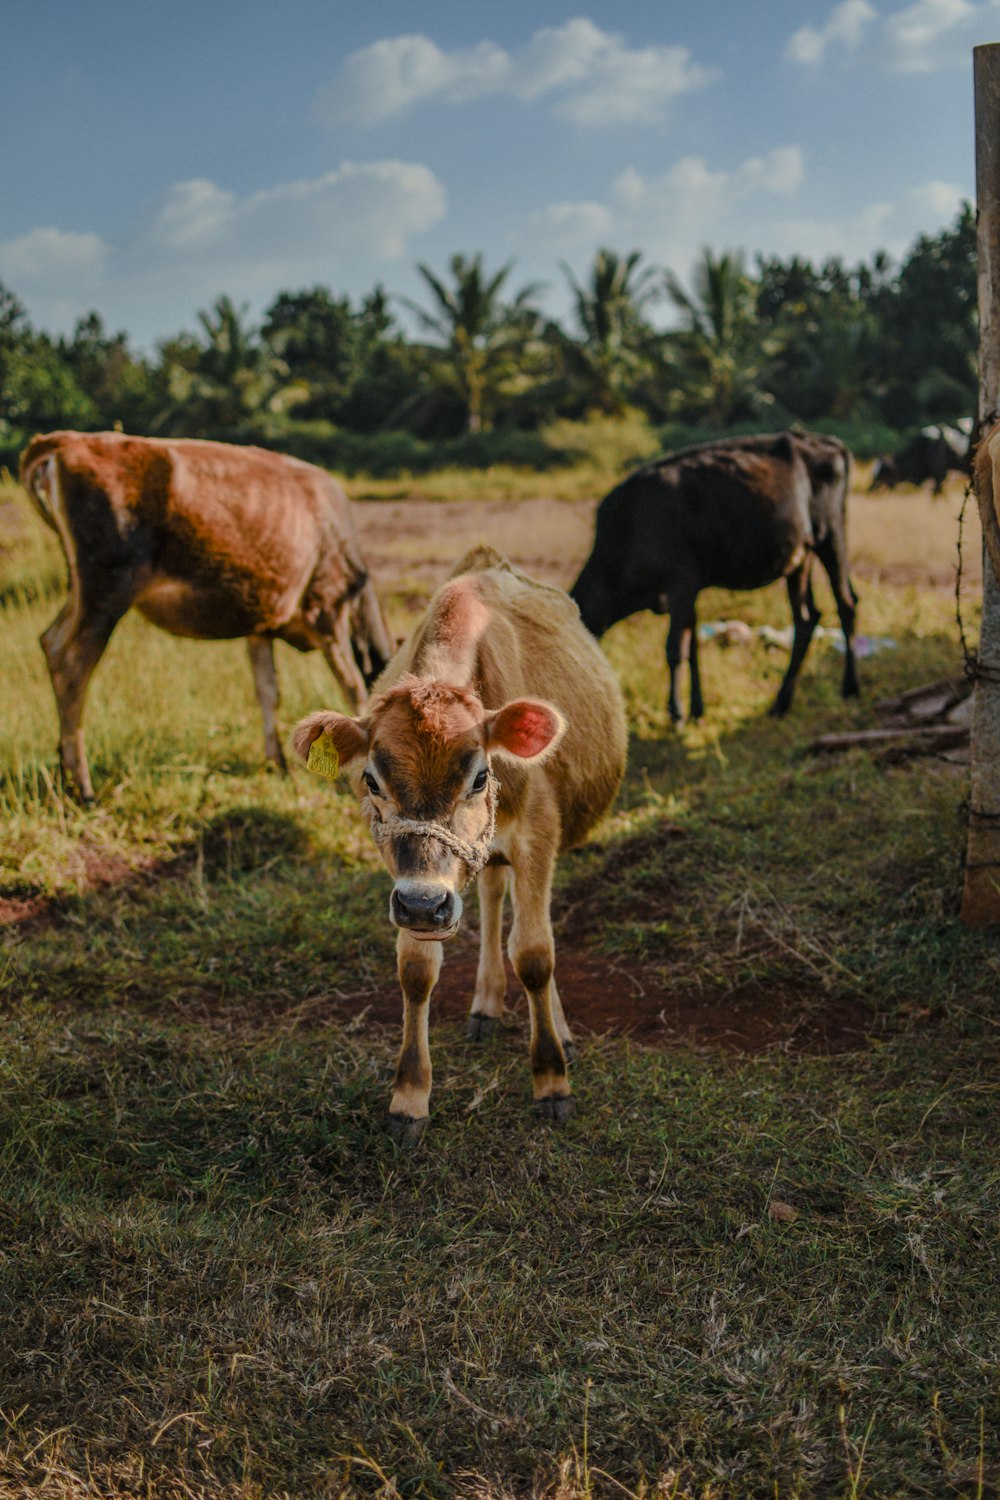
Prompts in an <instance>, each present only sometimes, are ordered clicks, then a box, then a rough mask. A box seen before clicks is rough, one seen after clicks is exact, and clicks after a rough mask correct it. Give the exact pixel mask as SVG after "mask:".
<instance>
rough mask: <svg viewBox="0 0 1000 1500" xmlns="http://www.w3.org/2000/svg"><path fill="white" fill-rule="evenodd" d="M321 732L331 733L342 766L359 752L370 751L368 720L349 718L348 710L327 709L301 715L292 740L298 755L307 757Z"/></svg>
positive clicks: (359, 753) (354, 758)
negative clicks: (342, 712)
mask: <svg viewBox="0 0 1000 1500" xmlns="http://www.w3.org/2000/svg"><path fill="white" fill-rule="evenodd" d="M321 735H326V736H328V737H329V741H330V743H331V744H332V746H333V748H334V750H335V751H336V753H337V757H338V759H339V761H340V764H341V765H342V766H346V765H350V763H351V761H352V760H357V758H358V756H360V755H367V754H368V720H367V719H349V718H348V717H347V715H346V714H335V713H333V712H331V711H330V710H328V709H320V711H319V712H318V713H314V714H307V715H306V717H305V718H304V719H300V720H299V722H298V724H296V726H295V729H294V731H293V733H292V744H293V745H294V746H295V753H296V755H300V756H301V757H302V759H303V760H304V761H308V759H309V752H310V750H311V749H312V747H313V744H314V743H315V741H316V740H318V739H319V738H320V736H321Z"/></svg>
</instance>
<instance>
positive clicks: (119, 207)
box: [0, 0, 1000, 348]
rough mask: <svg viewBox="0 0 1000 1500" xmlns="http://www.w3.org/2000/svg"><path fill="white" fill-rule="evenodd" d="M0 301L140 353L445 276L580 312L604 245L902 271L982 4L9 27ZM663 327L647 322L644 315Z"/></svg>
mask: <svg viewBox="0 0 1000 1500" xmlns="http://www.w3.org/2000/svg"><path fill="white" fill-rule="evenodd" d="M3 29H4V42H5V48H4V50H5V56H6V65H5V70H4V73H5V76H4V84H3V89H2V90H0V139H2V140H3V142H4V149H3V151H2V152H0V204H2V210H0V279H2V280H3V281H4V282H5V284H6V285H7V286H8V287H9V288H10V289H11V290H13V291H14V292H15V293H16V294H17V295H18V297H19V298H20V299H21V301H22V302H23V303H24V304H25V306H26V307H27V309H28V312H29V315H30V317H31V319H32V321H33V322H34V323H35V324H36V325H37V326H41V327H46V328H49V329H51V330H53V331H57V332H61V331H68V330H69V329H71V328H72V325H73V323H74V321H75V319H76V318H77V317H78V316H80V315H81V314H82V313H84V312H85V311H87V310H89V309H90V308H96V309H97V310H98V311H99V312H100V313H101V315H102V316H103V318H104V320H105V322H106V324H107V325H108V327H109V328H110V329H111V330H112V331H115V330H118V329H124V330H126V331H127V332H128V333H129V334H130V336H131V338H132V340H133V342H134V343H135V344H136V345H138V346H139V347H145V348H149V347H151V346H152V345H153V344H154V342H155V341H156V340H157V339H158V338H163V337H167V336H169V335H170V334H173V333H176V332H178V331H180V330H181V329H182V328H188V329H190V328H193V327H194V326H195V316H196V312H197V310H198V309H199V308H206V307H208V306H210V305H211V303H212V302H213V301H214V300H215V298H216V297H217V296H219V295H220V294H221V293H223V292H227V293H229V294H230V295H231V296H232V297H233V298H234V299H235V300H236V301H237V302H245V303H247V304H249V306H250V308H251V310H252V312H253V313H254V314H255V315H256V314H259V313H260V312H261V311H262V310H263V309H264V308H265V307H266V306H267V304H268V303H269V302H270V301H271V300H272V298H273V297H274V295H275V293H276V292H278V291H279V290H295V289H299V288H303V287H307V286H312V285H315V284H317V283H323V284H325V285H328V286H329V287H331V288H332V289H333V291H334V292H335V293H338V294H340V293H348V294H349V295H350V296H351V297H352V298H358V297H360V296H362V295H363V294H364V293H365V292H366V291H368V290H370V289H371V287H372V286H374V284H375V283H376V282H382V283H383V284H384V285H385V287H386V288H387V289H388V290H389V291H390V292H392V293H396V294H401V295H403V296H408V297H411V298H415V299H417V300H421V287H422V283H421V281H420V278H419V276H418V274H417V273H416V271H415V265H416V262H417V261H423V262H425V263H426V264H428V265H430V266H431V267H432V268H433V269H435V270H436V271H442V272H443V271H444V270H445V267H446V264H447V260H448V257H449V256H450V255H451V254H453V253H454V252H455V251H462V252H464V253H472V252H473V251H476V250H481V251H482V252H483V253H484V256H485V259H486V264H487V267H488V268H493V267H496V268H499V266H500V265H501V264H502V263H503V262H504V261H506V260H508V259H511V258H512V259H513V260H514V262H515V267H514V271H513V273H512V276H511V280H510V283H509V285H510V286H511V287H512V289H513V288H516V287H518V286H521V285H523V284H524V283H526V282H534V281H540V282H543V283H544V284H545V288H546V290H545V292H544V296H543V300H544V301H545V303H546V305H547V306H548V307H549V309H550V310H551V311H552V312H554V313H555V314H557V315H560V316H561V315H563V314H564V313H565V312H566V310H567V308H568V296H567V291H566V281H565V278H564V276H563V273H562V271H561V270H560V265H561V263H564V262H565V263H568V264H569V265H570V266H572V267H573V268H574V270H575V271H576V273H577V274H578V275H580V276H582V275H584V274H585V273H586V270H587V267H588V266H589V264H590V262H591V260H592V257H593V254H594V251H595V250H596V249H597V248H598V247H599V246H602V245H607V246H610V247H611V248H613V249H616V250H619V251H629V250H632V249H639V250H641V251H642V252H643V254H644V256H645V258H646V260H647V261H648V262H650V263H652V264H654V265H657V266H669V267H670V268H671V269H672V270H674V271H675V272H676V273H677V274H678V275H679V276H680V277H681V278H682V279H687V277H688V274H689V272H690V269H691V265H692V262H693V260H694V257H695V256H696V254H697V252H698V250H699V247H700V246H702V245H705V244H710V245H712V246H713V247H714V248H715V249H717V250H719V249H723V248H733V247H742V248H743V249H745V250H746V251H747V252H748V254H750V255H751V256H752V254H753V253H754V252H755V251H758V250H759V251H765V252H775V253H778V254H781V255H790V254H792V253H799V254H802V255H805V256H807V257H809V258H810V259H813V260H820V259H822V258H823V257H824V256H826V255H827V254H838V255H842V256H845V257H846V258H847V259H848V260H856V259H860V258H862V257H867V256H868V255H870V254H871V253H872V252H873V251H874V250H876V249H878V248H885V249H888V250H889V251H890V253H892V254H893V255H895V256H897V257H898V256H899V255H901V254H902V253H904V252H905V250H906V248H907V247H908V246H909V245H910V244H911V243H912V242H913V240H914V238H915V237H916V236H917V234H919V233H921V232H923V231H934V230H936V229H938V228H940V227H941V226H942V225H944V224H946V223H948V222H950V221H951V220H952V219H953V217H954V215H955V212H956V210H957V208H958V205H959V203H960V202H961V200H962V199H963V198H969V197H972V194H973V181H974V165H973V109H972V61H971V49H972V47H973V46H974V45H977V44H979V43H982V42H990V41H998V40H1000V0H915V3H909V4H904V5H898V4H894V3H886V0H838V3H834V4H829V3H826V0H798V3H792V0H767V3H755V0H741V3H730V0H715V3H708V0H700V3H695V0H672V3H664V0H660V3H655V4H654V3H649V0H615V3H613V4H610V3H608V4H606V3H603V0H600V3H597V0H595V3H586V0H578V3H575V4H574V3H573V0H566V3H557V0H535V3H534V4H531V5H527V4H524V3H523V0H507V4H506V5H505V6H504V7H499V6H497V5H496V4H494V3H491V4H488V5H487V4H483V3H480V0H465V3H463V4H461V5H454V4H445V3H443V0H430V3H425V4H423V5H420V6H405V5H403V4H401V3H398V0H371V3H369V4H367V5H362V4H358V3H357V0H352V3H351V4H350V5H347V4H343V3H341V0H323V3H321V0H281V3H280V4H277V3H275V0H267V3H264V0H243V3H239V4H237V3H234V0H216V3H214V4H212V5H206V4H205V3H204V0H197V3H194V0H174V3H173V4H172V5H171V6H169V7H167V6H164V5H163V4H162V3H161V0H156V3H152V0H128V3H125V0H7V4H6V5H5V7H4V28H3ZM662 315H663V316H664V317H666V310H665V309H664V311H663V314H662Z"/></svg>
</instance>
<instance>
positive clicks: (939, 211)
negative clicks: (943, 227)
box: [906, 181, 968, 222]
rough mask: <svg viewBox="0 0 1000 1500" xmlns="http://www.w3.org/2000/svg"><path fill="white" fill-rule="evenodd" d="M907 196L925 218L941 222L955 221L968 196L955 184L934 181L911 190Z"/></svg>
mask: <svg viewBox="0 0 1000 1500" xmlns="http://www.w3.org/2000/svg"><path fill="white" fill-rule="evenodd" d="M906 196H907V197H908V198H909V200H910V202H911V203H912V204H913V205H914V207H915V208H916V209H917V211H918V212H919V213H920V214H921V215H922V216H923V217H924V218H930V219H934V220H936V221H938V222H940V221H942V220H945V219H953V218H954V217H955V215H956V214H957V213H958V210H959V208H960V207H961V206H962V204H963V203H964V202H965V199H966V197H967V196H968V195H967V194H966V193H963V191H962V189H961V188H960V187H958V186H956V184H955V183H953V182H941V181H934V182H924V183H922V184H921V185H920V186H919V187H912V188H910V189H909V191H908V193H907V195H906Z"/></svg>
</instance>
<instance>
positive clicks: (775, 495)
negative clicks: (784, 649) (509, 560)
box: [570, 432, 858, 723]
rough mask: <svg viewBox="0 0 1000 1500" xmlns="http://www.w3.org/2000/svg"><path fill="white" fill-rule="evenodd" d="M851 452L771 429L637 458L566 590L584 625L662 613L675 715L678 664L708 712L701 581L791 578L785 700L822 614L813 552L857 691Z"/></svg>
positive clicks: (730, 585) (847, 691)
mask: <svg viewBox="0 0 1000 1500" xmlns="http://www.w3.org/2000/svg"><path fill="white" fill-rule="evenodd" d="M849 473H850V454H849V453H848V451H847V449H846V448H845V447H844V444H843V443H841V442H840V441H839V440H838V439H837V438H832V437H822V436H820V435H819V434H817V433H798V432H778V433H773V434H769V435H768V436H765V437H741V438H725V439H723V440H722V441H721V442H717V443H703V444H701V445H699V446H698V447H695V448H684V449H682V450H681V451H680V452H678V453H673V454H668V455H667V456H666V457H665V458H660V459H657V460H655V462H653V463H650V464H646V465H644V466H643V467H642V468H641V469H637V470H636V471H635V472H634V473H633V474H630V475H629V477H628V478H627V479H625V480H624V481H623V482H622V483H621V484H620V485H618V487H617V488H616V489H613V490H612V491H611V493H610V494H609V495H606V496H605V498H604V499H603V500H602V501H601V503H600V505H599V506H598V508H597V530H596V536H595V538H594V546H593V550H592V552H591V554H590V557H589V558H588V559H587V562H586V563H585V565H584V568H583V571H582V572H581V574H580V576H579V578H578V579H577V580H576V583H575V584H574V585H573V587H572V589H571V590H570V593H571V596H572V598H573V599H574V600H575V601H576V603H577V605H578V606H579V609H580V614H581V616H582V618H583V622H584V624H585V625H586V626H587V627H588V629H590V630H591V631H593V633H594V634H595V635H603V634H604V632H605V631H606V630H607V629H608V628H609V627H610V626H612V625H613V624H614V623H615V622H616V621H617V620H622V619H624V618H625V616H626V615H631V614H634V613H635V612H636V611H637V610H640V609H652V610H656V611H657V612H658V613H660V614H662V613H664V612H665V611H669V614H670V629H669V631H668V633H667V666H668V668H669V671H670V699H669V709H670V717H671V719H672V720H673V721H674V722H675V723H676V722H678V721H679V720H680V718H681V717H682V715H681V710H680V705H679V703H678V697H677V670H678V667H679V666H680V664H681V662H682V661H684V660H687V661H688V662H689V665H690V672H691V717H692V718H693V719H698V718H700V717H701V715H702V712H703V707H704V705H703V703H702V696H701V682H700V678H699V673H698V631H697V621H696V616H695V600H696V599H697V597H698V594H699V592H700V590H701V589H704V588H725V589H759V588H764V587H765V586H766V585H767V584H769V583H774V582H775V580H776V579H778V578H784V579H785V580H786V582H787V585H788V598H789V601H790V603H791V606H792V620H793V623H794V628H795V638H794V641H793V643H792V654H791V660H790V661H789V663H788V671H787V672H786V673H785V678H784V681H783V682H782V684H781V688H780V690H779V692H778V696H777V698H776V699H775V701H774V704H773V706H772V708H771V712H772V713H773V714H784V713H786V712H787V710H788V709H789V708H790V707H791V702H792V694H793V693H794V691H795V679H796V678H797V676H798V674H799V668H800V667H801V666H802V662H803V660H804V659H805V655H806V652H807V650H808V649H809V642H810V641H811V639H812V635H813V631H814V630H815V628H816V624H817V621H818V620H819V618H820V612H819V610H818V609H817V608H816V603H815V600H814V598H813V591H812V581H811V578H810V573H811V569H812V560H813V554H815V555H816V556H817V557H818V558H819V560H820V562H821V563H822V564H823V566H824V568H825V569H826V571H827V573H828V574H829V577H830V583H831V585H832V587H833V594H834V598H835V600H836V602H837V612H838V614H839V615H840V623H841V626H842V627H843V631H844V640H845V643H846V656H845V662H844V678H843V684H842V689H841V691H842V692H843V695H844V697H845V698H847V697H850V696H852V695H853V694H856V693H857V691H858V676H857V666H856V662H855V656H854V621H855V609H856V605H857V602H858V596H857V594H856V593H855V591H854V588H853V586H852V584H851V580H850V578H849V576H848V567H847V541H846V509H847V482H848V477H849Z"/></svg>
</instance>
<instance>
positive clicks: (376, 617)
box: [351, 571, 396, 688]
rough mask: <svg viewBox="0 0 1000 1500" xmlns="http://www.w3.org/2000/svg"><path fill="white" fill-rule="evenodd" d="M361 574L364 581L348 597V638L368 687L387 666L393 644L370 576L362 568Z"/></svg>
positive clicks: (393, 651) (392, 652) (393, 650)
mask: <svg viewBox="0 0 1000 1500" xmlns="http://www.w3.org/2000/svg"><path fill="white" fill-rule="evenodd" d="M360 577H363V579H364V582H363V583H361V585H360V587H359V588H358V589H357V592H356V593H354V594H353V596H352V598H351V640H352V645H353V648H354V655H355V657H356V659H357V662H358V666H359V668H360V670H361V675H362V677H363V678H364V679H365V686H366V687H367V688H370V687H371V685H372V683H373V682H374V681H375V679H376V678H377V677H379V676H380V675H381V674H382V672H383V671H384V670H385V668H386V667H387V666H388V665H389V662H390V660H391V659H392V656H393V655H394V653H395V649H396V647H395V643H394V641H393V639H392V636H391V635H390V634H389V627H388V625H387V624H386V623H385V615H384V614H383V613H382V602H381V600H380V599H379V596H378V591H377V589H376V588H375V585H374V583H373V582H372V579H371V577H370V575H369V574H368V573H367V571H365V572H364V573H363V574H359V578H360Z"/></svg>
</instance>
